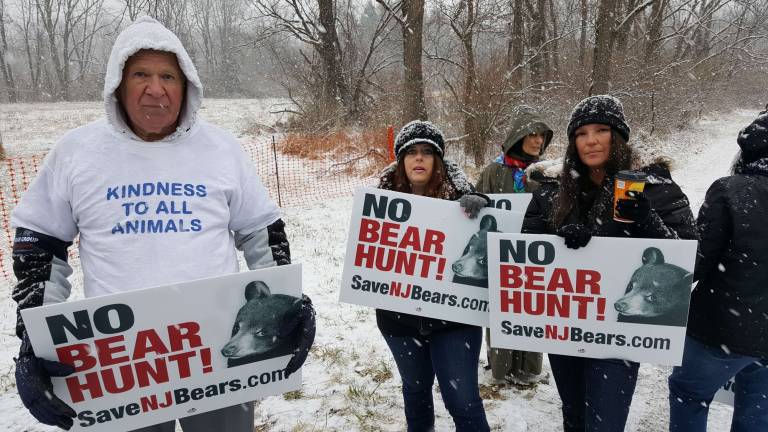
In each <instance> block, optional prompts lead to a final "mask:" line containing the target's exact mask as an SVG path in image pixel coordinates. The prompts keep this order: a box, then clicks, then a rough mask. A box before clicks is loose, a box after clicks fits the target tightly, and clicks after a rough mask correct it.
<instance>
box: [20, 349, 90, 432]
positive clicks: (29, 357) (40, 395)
mask: <svg viewBox="0 0 768 432" xmlns="http://www.w3.org/2000/svg"><path fill="white" fill-rule="evenodd" d="M74 371H75V368H74V367H72V366H71V365H68V364H65V363H60V362H57V361H51V360H45V359H42V358H40V357H37V356H36V355H35V353H34V352H33V351H32V345H31V344H30V343H29V337H27V335H26V334H25V335H24V338H23V339H22V343H21V349H20V350H19V358H18V359H17V360H16V389H17V390H18V392H19V397H20V398H21V402H22V403H23V404H24V406H25V407H27V409H28V410H29V412H30V413H31V414H32V415H33V416H34V417H35V418H36V419H37V420H38V421H39V422H40V423H44V424H47V425H51V426H58V427H60V428H62V429H65V430H69V428H71V427H72V424H73V423H74V421H73V420H72V419H73V418H75V417H76V416H77V413H75V410H73V409H72V408H71V407H70V406H69V405H67V404H65V403H64V402H63V401H62V400H61V399H59V398H58V397H57V396H56V395H55V394H53V385H52V384H51V377H63V376H67V375H70V374H71V373H73V372H74Z"/></svg>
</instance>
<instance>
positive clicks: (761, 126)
mask: <svg viewBox="0 0 768 432" xmlns="http://www.w3.org/2000/svg"><path fill="white" fill-rule="evenodd" d="M736 142H737V143H738V144H739V147H741V158H742V159H743V160H744V162H747V163H749V162H753V161H755V160H757V159H760V158H762V157H766V156H768V111H763V112H761V113H760V115H758V117H757V118H756V119H755V121H753V122H752V123H751V124H750V125H749V126H747V127H745V128H744V129H742V130H741V132H739V138H738V139H737V140H736Z"/></svg>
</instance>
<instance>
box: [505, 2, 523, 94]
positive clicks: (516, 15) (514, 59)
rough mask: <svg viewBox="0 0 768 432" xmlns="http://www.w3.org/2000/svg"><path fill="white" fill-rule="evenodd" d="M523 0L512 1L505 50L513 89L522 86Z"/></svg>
mask: <svg viewBox="0 0 768 432" xmlns="http://www.w3.org/2000/svg"><path fill="white" fill-rule="evenodd" d="M523 14H524V12H523V0H513V3H512V17H513V18H512V26H511V27H512V31H511V34H510V37H509V46H508V48H507V66H508V67H509V69H510V70H511V71H512V72H511V73H512V76H511V77H510V78H511V79H512V83H513V85H514V87H515V88H517V89H520V88H522V86H523V72H524V69H523V68H522V67H521V65H522V64H523V59H524V56H525V45H524V38H525V25H524V24H523Z"/></svg>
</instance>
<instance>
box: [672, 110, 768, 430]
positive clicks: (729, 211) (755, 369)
mask: <svg viewBox="0 0 768 432" xmlns="http://www.w3.org/2000/svg"><path fill="white" fill-rule="evenodd" d="M737 143H738V144H739V147H741V153H740V154H739V155H738V156H737V158H736V161H735V163H734V165H733V172H732V175H730V176H728V177H723V178H721V179H718V180H716V181H715V182H714V183H713V184H712V186H710V188H709V190H708V191H707V195H706V197H705V198H704V203H703V204H702V206H701V209H700V210H699V219H698V221H697V224H698V227H699V235H700V236H701V241H700V242H699V250H698V259H697V261H696V270H695V271H694V280H698V281H699V283H698V285H697V286H696V289H694V290H693V294H692V295H691V311H690V318H689V319H688V330H687V337H686V340H685V351H684V353H683V363H682V365H681V366H679V367H676V368H674V369H673V371H672V375H671V376H670V377H669V408H670V409H669V411H670V419H669V430H670V431H675V432H698V431H701V432H703V431H706V430H707V415H708V413H709V406H710V404H711V403H712V399H713V398H714V396H715V393H716V392H717V390H718V389H719V388H720V387H722V386H723V385H724V384H725V383H726V382H727V381H728V380H729V379H731V378H734V377H735V390H734V406H733V422H732V423H731V432H747V431H749V432H752V431H768V243H766V238H768V225H766V223H765V221H766V220H768V200H766V197H768V111H763V112H761V113H760V115H759V116H758V117H757V119H756V120H755V121H754V122H752V124H750V125H749V126H747V127H746V128H744V129H743V130H742V131H741V132H740V133H739V137H738V140H737Z"/></svg>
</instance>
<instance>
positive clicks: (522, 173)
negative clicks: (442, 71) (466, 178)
mask: <svg viewBox="0 0 768 432" xmlns="http://www.w3.org/2000/svg"><path fill="white" fill-rule="evenodd" d="M552 135H553V133H552V129H551V128H550V127H549V126H547V124H546V123H545V122H544V120H542V118H541V116H540V115H539V114H538V113H536V112H535V111H534V110H533V109H532V108H530V107H527V106H520V107H518V108H517V109H516V110H515V115H514V118H513V120H512V125H511V127H510V128H509V131H508V132H507V138H506V139H505V140H504V142H503V143H502V144H501V154H500V155H499V156H498V157H497V158H496V159H495V160H494V161H493V162H491V163H490V164H488V166H486V167H485V169H484V170H483V173H482V174H481V175H480V179H479V180H478V181H477V185H476V186H475V189H477V191H478V192H481V193H523V192H531V191H533V190H534V189H536V188H537V182H535V181H533V180H531V179H530V178H528V175H526V169H527V168H528V167H529V166H530V165H531V164H533V163H535V162H537V161H538V160H539V158H540V157H541V155H542V154H544V151H545V150H546V149H547V146H549V143H550V141H552ZM485 338H486V344H487V346H488V365H489V366H490V368H491V375H492V376H493V380H494V382H497V383H505V382H511V383H514V384H520V385H531V384H535V383H537V382H539V381H541V380H542V379H546V376H545V375H543V374H542V373H541V364H542V355H541V353H536V352H528V351H518V350H508V349H501V348H490V331H488V329H486V333H485Z"/></svg>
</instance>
